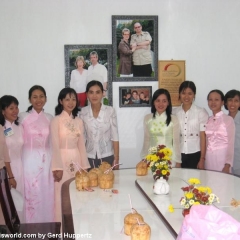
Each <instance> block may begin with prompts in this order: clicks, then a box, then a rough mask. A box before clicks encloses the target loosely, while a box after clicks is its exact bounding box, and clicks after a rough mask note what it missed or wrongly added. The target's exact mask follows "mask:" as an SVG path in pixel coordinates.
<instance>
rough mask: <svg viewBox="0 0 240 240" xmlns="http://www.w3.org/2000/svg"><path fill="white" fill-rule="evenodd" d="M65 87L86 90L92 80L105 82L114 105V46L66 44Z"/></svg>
mask: <svg viewBox="0 0 240 240" xmlns="http://www.w3.org/2000/svg"><path fill="white" fill-rule="evenodd" d="M64 60H65V87H69V86H70V87H72V88H74V89H75V88H76V89H75V90H76V92H77V93H78V91H83V90H84V89H85V90H86V84H87V83H88V82H90V81H91V80H98V81H100V82H102V83H103V87H104V89H105V90H107V92H106V94H107V98H108V104H109V105H112V46H111V45H110V44H109V45H108V44H106V45H64ZM82 69H83V70H82ZM83 72H84V74H83Z"/></svg>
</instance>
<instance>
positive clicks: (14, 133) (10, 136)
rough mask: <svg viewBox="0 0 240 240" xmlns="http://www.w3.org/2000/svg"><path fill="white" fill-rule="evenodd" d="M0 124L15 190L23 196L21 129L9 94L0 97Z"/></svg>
mask: <svg viewBox="0 0 240 240" xmlns="http://www.w3.org/2000/svg"><path fill="white" fill-rule="evenodd" d="M0 109H1V111H0V124H1V125H2V126H3V127H4V133H5V138H6V143H7V147H8V152H9V156H10V159H11V168H12V172H13V176H14V178H15V180H16V181H17V188H16V189H17V191H19V192H20V194H21V195H22V197H24V181H23V166H22V147H23V129H22V126H20V125H19V123H18V113H19V109H18V100H17V99H16V98H15V97H13V96H10V95H4V96H3V97H1V99H0ZM18 216H19V218H20V220H21V222H24V221H25V220H24V213H23V211H19V212H18Z"/></svg>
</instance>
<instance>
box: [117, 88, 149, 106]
mask: <svg viewBox="0 0 240 240" xmlns="http://www.w3.org/2000/svg"><path fill="white" fill-rule="evenodd" d="M151 101H152V86H125V87H119V107H150V106H151Z"/></svg>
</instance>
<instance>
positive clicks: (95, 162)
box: [88, 155, 114, 169]
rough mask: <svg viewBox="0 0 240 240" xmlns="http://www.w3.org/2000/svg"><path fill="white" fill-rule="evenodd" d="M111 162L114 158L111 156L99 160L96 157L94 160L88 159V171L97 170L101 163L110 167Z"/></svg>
mask: <svg viewBox="0 0 240 240" xmlns="http://www.w3.org/2000/svg"><path fill="white" fill-rule="evenodd" d="M113 161H114V156H113V155H111V156H109V157H104V158H100V159H99V158H98V157H97V156H96V158H95V159H94V158H88V162H89V164H90V166H91V168H90V169H92V168H98V167H99V166H100V165H101V163H102V162H107V163H109V164H110V165H111V166H112V165H113Z"/></svg>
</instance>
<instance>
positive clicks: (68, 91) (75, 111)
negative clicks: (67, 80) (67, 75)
mask: <svg viewBox="0 0 240 240" xmlns="http://www.w3.org/2000/svg"><path fill="white" fill-rule="evenodd" d="M68 94H69V95H70V96H71V95H74V97H75V98H76V106H75V108H74V109H73V111H72V115H73V118H75V117H76V116H77V115H78V111H79V109H78V105H79V102H78V97H77V93H76V91H75V90H74V89H73V88H70V87H66V88H63V89H62V90H61V91H60V93H59V95H58V105H57V106H56V107H55V115H56V116H57V115H59V114H61V113H62V111H63V106H62V104H61V103H60V101H62V100H63V99H64V98H66V96H67V95H68Z"/></svg>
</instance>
